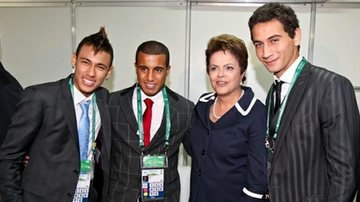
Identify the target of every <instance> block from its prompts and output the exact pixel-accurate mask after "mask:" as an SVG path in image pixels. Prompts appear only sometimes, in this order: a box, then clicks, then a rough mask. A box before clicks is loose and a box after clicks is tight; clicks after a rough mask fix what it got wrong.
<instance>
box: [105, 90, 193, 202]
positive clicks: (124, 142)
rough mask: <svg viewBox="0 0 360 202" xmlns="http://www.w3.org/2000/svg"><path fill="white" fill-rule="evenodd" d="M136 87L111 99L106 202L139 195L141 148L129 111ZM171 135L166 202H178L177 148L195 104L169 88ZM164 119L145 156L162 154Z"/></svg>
mask: <svg viewBox="0 0 360 202" xmlns="http://www.w3.org/2000/svg"><path fill="white" fill-rule="evenodd" d="M134 88H135V85H134V86H132V87H130V88H127V89H124V90H121V91H118V92H114V93H112V94H111V96H110V102H109V106H110V113H111V118H112V132H113V133H112V134H113V139H112V141H114V142H113V144H112V151H111V171H110V173H111V174H110V179H111V180H110V189H109V190H110V193H109V201H114V202H115V201H116V202H135V201H136V200H137V198H138V196H139V193H140V187H141V184H140V176H141V173H140V153H141V151H140V148H139V137H138V135H137V134H136V132H137V130H138V125H137V120H136V118H135V114H134V111H133V108H132V96H133V92H134ZM166 90H167V93H168V96H169V104H170V116H171V131H170V145H169V150H168V158H169V159H168V168H166V169H165V195H166V197H167V200H166V201H169V202H176V201H179V196H180V180H179V173H178V171H177V165H178V164H177V163H178V154H179V146H180V143H181V142H182V141H183V137H184V134H185V132H186V131H187V129H188V127H189V126H190V119H191V113H192V110H193V107H194V104H193V103H192V102H191V101H188V100H187V99H185V98H183V97H181V96H180V95H178V94H176V93H175V92H173V91H171V90H170V89H169V88H167V89H166ZM164 136H165V116H164V115H163V119H162V123H161V125H160V128H159V130H158V131H157V132H156V134H155V136H154V137H153V139H152V140H151V142H150V145H149V147H148V148H146V149H145V151H144V155H148V154H163V153H164V142H165V137H164Z"/></svg>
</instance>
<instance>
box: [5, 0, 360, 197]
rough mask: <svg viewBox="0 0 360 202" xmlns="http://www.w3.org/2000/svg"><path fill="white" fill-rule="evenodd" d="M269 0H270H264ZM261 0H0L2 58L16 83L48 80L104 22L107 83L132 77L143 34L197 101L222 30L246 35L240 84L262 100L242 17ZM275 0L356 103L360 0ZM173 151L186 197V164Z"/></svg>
mask: <svg viewBox="0 0 360 202" xmlns="http://www.w3.org/2000/svg"><path fill="white" fill-rule="evenodd" d="M269 1H270V0H269ZM269 1H268V0H262V1H256V0H253V1H251V0H226V1H225V0H213V1H211V0H198V1H195V0H183V1H181V0H165V1H164V0H152V1H149V0H135V1H126V0H112V1H107V0H87V1H85V0H73V1H71V0H25V1H23V2H20V1H18V0H0V37H1V38H0V39H1V41H0V42H1V43H0V44H1V46H0V49H1V51H0V53H1V55H0V56H1V57H0V58H1V62H2V63H3V65H4V66H5V68H6V69H7V70H8V71H9V72H11V73H12V74H13V75H15V77H16V78H17V79H18V80H19V82H20V83H21V84H22V85H23V87H27V86H29V85H33V84H38V83H43V82H48V81H54V80H58V79H60V78H63V77H65V76H67V75H68V74H69V73H71V54H72V51H73V49H74V48H75V47H76V46H77V44H78V43H79V42H80V40H81V39H82V38H83V37H85V36H87V35H89V34H92V33H95V32H97V31H98V30H99V28H100V26H105V28H106V30H107V33H108V36H109V39H110V42H111V43H112V45H113V48H114V54H115V57H114V72H113V75H112V77H111V79H109V80H108V81H106V82H105V83H104V86H105V87H107V88H108V89H109V90H110V91H116V90H119V89H122V88H125V87H128V86H130V85H132V84H133V83H134V82H135V80H136V76H135V69H134V65H133V63H134V61H135V51H136V48H137V47H138V46H139V45H140V43H142V42H144V41H146V40H158V41H161V42H163V43H164V44H165V45H167V46H168V48H169V49H170V55H171V57H170V64H171V66H172V68H171V70H170V75H169V77H168V80H167V85H168V86H169V87H170V88H172V89H173V90H175V91H177V92H178V93H179V94H182V95H184V96H185V97H188V98H189V99H190V100H192V101H194V102H196V101H197V99H198V98H199V96H200V95H201V94H202V93H204V92H208V91H212V89H211V86H210V84H209V82H208V77H207V74H206V67H205V49H206V45H207V42H208V40H209V39H210V38H211V37H213V36H216V35H219V34H222V33H227V34H233V35H236V36H238V37H239V38H241V39H243V40H244V41H245V44H246V46H247V47H248V50H249V66H248V70H247V73H246V76H247V81H246V82H245V85H247V86H250V87H252V88H253V90H254V92H255V94H256V96H257V97H258V98H259V99H260V100H261V101H263V102H264V100H265V97H266V93H267V91H268V89H269V87H270V85H271V82H272V75H271V74H269V73H268V72H267V70H266V69H265V68H264V67H263V65H262V64H260V63H259V61H258V59H257V58H256V55H255V52H254V47H253V45H252V43H251V40H250V34H249V28H248V25H247V22H248V19H249V17H250V16H251V14H252V12H253V11H254V10H255V9H256V8H257V7H259V6H261V5H262V4H260V3H259V2H269ZM323 1H324V0H280V1H278V2H283V3H291V4H290V5H291V6H292V7H293V8H294V10H295V11H296V13H297V15H298V18H299V20H300V27H301V29H302V43H301V55H303V56H305V57H306V58H308V59H309V60H310V61H312V62H313V63H314V64H316V65H319V66H323V67H326V68H328V69H330V70H332V71H335V72H337V73H339V74H342V75H344V76H346V77H347V78H349V79H350V80H351V82H352V84H353V85H354V88H355V92H356V96H357V99H358V104H359V107H360V79H359V76H358V75H360V63H359V62H358V58H359V57H360V49H359V47H360V40H359V36H360V20H359V19H360V0H337V1H335V0H329V1H326V2H325V3H321V2H323ZM187 162H188V161H187V157H186V154H185V152H182V153H181V156H180V168H179V170H180V171H181V174H180V176H181V182H182V192H181V200H182V201H187V199H188V191H189V170H190V167H189V166H188V163H187Z"/></svg>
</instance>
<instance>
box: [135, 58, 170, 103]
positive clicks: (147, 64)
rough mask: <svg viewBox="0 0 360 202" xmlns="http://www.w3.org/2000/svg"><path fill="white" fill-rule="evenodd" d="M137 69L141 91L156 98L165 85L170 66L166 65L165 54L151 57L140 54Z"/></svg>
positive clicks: (136, 64)
mask: <svg viewBox="0 0 360 202" xmlns="http://www.w3.org/2000/svg"><path fill="white" fill-rule="evenodd" d="M135 69H136V76H137V81H138V83H139V86H140V88H141V90H142V91H143V92H144V93H145V94H146V95H148V96H154V95H156V94H157V93H158V92H159V91H160V90H161V89H162V87H163V86H164V85H165V81H166V77H167V75H168V74H169V71H170V66H167V65H166V56H165V54H160V55H149V54H145V53H143V52H138V55H137V62H136V63H135Z"/></svg>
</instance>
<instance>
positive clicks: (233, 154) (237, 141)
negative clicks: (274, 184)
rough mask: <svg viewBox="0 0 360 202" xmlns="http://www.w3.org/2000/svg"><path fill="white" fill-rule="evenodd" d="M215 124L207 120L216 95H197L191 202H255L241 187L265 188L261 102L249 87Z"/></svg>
mask: <svg viewBox="0 0 360 202" xmlns="http://www.w3.org/2000/svg"><path fill="white" fill-rule="evenodd" d="M242 88H243V90H244V95H243V96H242V98H241V99H240V100H239V101H238V103H236V104H235V106H233V107H232V108H231V109H230V110H229V111H228V112H226V114H224V115H223V116H222V117H221V118H220V119H219V120H218V121H217V122H216V123H212V122H211V120H210V119H209V112H210V107H211V105H212V104H213V103H214V99H215V97H216V94H215V93H207V94H204V95H202V96H201V97H200V99H199V101H198V103H197V104H196V106H195V117H196V118H195V122H194V124H193V125H192V128H191V130H190V137H189V139H190V142H191V155H192V168H191V190H190V202H208V201H213V200H216V201H241V202H244V201H257V200H258V199H254V198H251V197H249V196H247V195H246V194H244V192H243V190H244V188H246V189H247V190H248V191H251V192H253V193H257V194H260V195H262V194H265V193H266V192H267V183H266V163H267V150H266V148H265V144H264V143H265V132H266V131H265V119H266V113H265V111H266V110H265V106H264V104H262V103H261V102H260V101H259V100H257V99H256V98H255V97H254V93H253V92H252V90H251V89H250V88H249V87H244V86H243V87H242Z"/></svg>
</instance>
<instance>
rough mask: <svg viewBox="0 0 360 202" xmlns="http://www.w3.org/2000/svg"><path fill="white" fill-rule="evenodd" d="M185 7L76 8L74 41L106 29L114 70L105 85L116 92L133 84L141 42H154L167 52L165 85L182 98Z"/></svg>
mask: <svg viewBox="0 0 360 202" xmlns="http://www.w3.org/2000/svg"><path fill="white" fill-rule="evenodd" d="M185 13H186V8H185V6H170V7H130V6H129V7H96V8H93V7H79V8H77V10H76V25H77V26H76V27H77V30H76V33H77V35H76V39H77V40H76V41H77V43H79V40H80V39H81V37H82V36H84V35H88V34H89V33H92V32H94V31H96V30H98V29H99V27H100V26H105V28H106V30H107V32H108V36H109V39H110V42H111V43H112V45H113V48H114V54H115V57H114V71H113V75H112V77H111V79H109V81H107V82H105V83H104V85H105V87H107V88H108V89H109V90H110V91H115V90H119V89H122V88H125V87H128V86H130V85H133V84H134V82H135V81H136V75H135V68H134V62H135V52H136V49H137V47H138V46H139V45H140V44H141V43H142V42H144V41H147V40H157V41H160V42H162V43H164V44H165V45H166V46H167V47H168V48H169V50H170V65H171V70H170V74H169V76H168V79H167V84H168V85H169V87H171V89H173V90H175V91H177V92H178V93H179V94H182V95H184V85H185V84H184V81H185Z"/></svg>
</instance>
